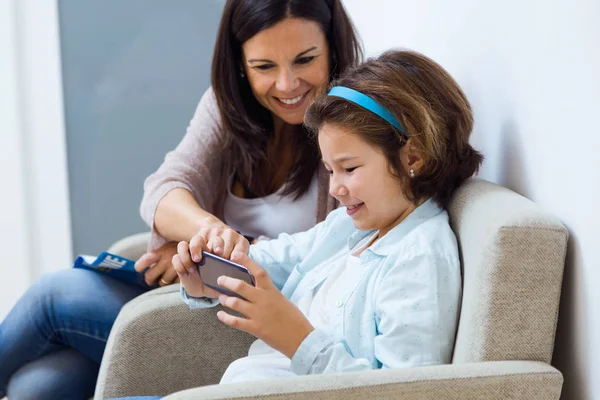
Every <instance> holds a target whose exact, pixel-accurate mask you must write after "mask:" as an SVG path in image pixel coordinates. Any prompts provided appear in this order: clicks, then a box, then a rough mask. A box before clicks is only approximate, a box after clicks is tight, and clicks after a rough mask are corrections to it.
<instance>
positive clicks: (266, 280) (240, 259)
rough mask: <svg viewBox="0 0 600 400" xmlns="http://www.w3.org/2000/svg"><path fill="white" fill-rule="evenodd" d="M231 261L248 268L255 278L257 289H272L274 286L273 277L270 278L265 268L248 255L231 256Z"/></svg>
mask: <svg viewBox="0 0 600 400" xmlns="http://www.w3.org/2000/svg"><path fill="white" fill-rule="evenodd" d="M231 261H233V262H236V263H238V264H240V265H243V266H244V267H246V268H248V271H250V273H251V274H252V276H254V280H255V283H256V287H257V288H270V287H271V286H273V281H272V280H271V277H270V276H269V274H268V273H267V271H265V270H264V269H263V267H261V266H260V265H258V264H257V263H256V262H255V261H254V260H253V259H251V258H250V257H248V255H247V254H246V253H241V252H236V253H233V254H232V255H231ZM244 297H246V296H244ZM246 298H247V297H246Z"/></svg>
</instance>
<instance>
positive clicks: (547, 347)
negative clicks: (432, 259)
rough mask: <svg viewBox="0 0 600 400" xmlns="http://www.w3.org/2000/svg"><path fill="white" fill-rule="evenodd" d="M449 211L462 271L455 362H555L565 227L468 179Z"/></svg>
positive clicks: (518, 199)
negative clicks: (553, 357)
mask: <svg viewBox="0 0 600 400" xmlns="http://www.w3.org/2000/svg"><path fill="white" fill-rule="evenodd" d="M448 211H449V214H450V220H451V224H452V228H453V229H454V232H455V233H456V235H457V237H458V241H459V246H460V251H461V261H462V269H463V299H462V308H461V314H460V320H459V325H458V332H457V337H456V344H455V348H454V356H453V363H467V362H481V361H497V360H532V361H543V362H546V363H550V360H551V358H552V351H553V348H554V337H555V332H556V323H557V318H558V305H559V300H560V291H561V285H562V277H563V269H564V263H565V255H566V251H567V240H568V231H567V229H566V228H565V226H564V225H563V224H562V223H561V222H560V221H559V220H558V219H556V218H555V217H553V216H551V215H549V214H547V213H545V212H544V211H542V210H541V208H540V207H539V206H537V205H536V204H535V203H533V202H532V201H530V200H528V199H526V198H525V197H523V196H521V195H518V194H517V193H515V192H513V191H511V190H509V189H506V188H504V187H502V186H499V185H496V184H493V183H490V182H487V181H485V180H482V179H470V180H468V181H467V182H465V184H463V185H462V186H461V187H460V188H459V189H458V190H457V192H456V194H455V196H454V198H453V200H452V202H451V204H450V207H449V210H448Z"/></svg>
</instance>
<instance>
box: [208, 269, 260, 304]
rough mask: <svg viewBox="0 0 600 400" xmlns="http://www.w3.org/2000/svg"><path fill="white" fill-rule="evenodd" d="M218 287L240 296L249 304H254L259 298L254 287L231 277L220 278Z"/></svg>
mask: <svg viewBox="0 0 600 400" xmlns="http://www.w3.org/2000/svg"><path fill="white" fill-rule="evenodd" d="M217 285H219V286H221V287H224V288H225V289H229V290H231V291H232V292H234V293H237V294H239V295H240V296H242V297H243V298H245V299H247V300H248V301H249V302H251V303H252V302H254V301H255V300H256V298H257V296H258V294H257V293H256V291H257V289H256V288H255V287H254V286H250V285H248V284H247V283H246V282H244V281H241V280H239V279H235V278H231V277H229V276H225V275H223V276H220V277H219V278H218V279H217Z"/></svg>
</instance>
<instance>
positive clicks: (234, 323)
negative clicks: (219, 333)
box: [217, 311, 253, 334]
mask: <svg viewBox="0 0 600 400" xmlns="http://www.w3.org/2000/svg"><path fill="white" fill-rule="evenodd" d="M217 318H219V321H221V322H222V323H224V324H225V325H229V326H230V327H232V328H235V329H239V330H241V331H244V332H248V333H250V334H252V331H253V329H252V324H251V323H250V321H249V320H247V319H246V318H241V317H234V316H233V315H231V314H227V313H226V312H225V311H219V312H218V313H217Z"/></svg>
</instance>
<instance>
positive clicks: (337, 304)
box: [335, 300, 344, 307]
mask: <svg viewBox="0 0 600 400" xmlns="http://www.w3.org/2000/svg"><path fill="white" fill-rule="evenodd" d="M343 305H344V302H343V301H340V300H338V301H336V302H335V306H336V307H341V306H343Z"/></svg>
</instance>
